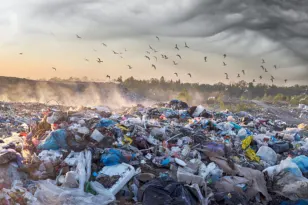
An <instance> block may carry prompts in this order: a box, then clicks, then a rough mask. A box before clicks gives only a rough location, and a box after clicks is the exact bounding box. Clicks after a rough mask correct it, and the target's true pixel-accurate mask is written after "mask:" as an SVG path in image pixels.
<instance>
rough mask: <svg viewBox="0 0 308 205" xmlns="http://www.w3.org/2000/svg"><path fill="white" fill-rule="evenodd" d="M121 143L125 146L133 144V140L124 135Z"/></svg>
mask: <svg viewBox="0 0 308 205" xmlns="http://www.w3.org/2000/svg"><path fill="white" fill-rule="evenodd" d="M123 142H124V143H125V144H131V143H132V142H133V140H132V138H130V137H127V136H126V135H124V140H123Z"/></svg>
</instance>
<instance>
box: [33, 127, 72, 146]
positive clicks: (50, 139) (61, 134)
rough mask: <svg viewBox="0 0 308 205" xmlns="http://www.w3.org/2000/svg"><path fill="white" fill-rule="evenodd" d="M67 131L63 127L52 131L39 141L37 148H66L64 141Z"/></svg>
mask: <svg viewBox="0 0 308 205" xmlns="http://www.w3.org/2000/svg"><path fill="white" fill-rule="evenodd" d="M66 137H67V133H66V131H65V130H64V129H60V130H55V131H52V132H51V133H50V134H49V135H48V136H47V138H46V139H45V140H44V141H43V142H41V143H40V144H39V145H38V146H37V149H40V150H50V149H51V150H58V149H60V148H63V149H67V148H68V145H67V143H66Z"/></svg>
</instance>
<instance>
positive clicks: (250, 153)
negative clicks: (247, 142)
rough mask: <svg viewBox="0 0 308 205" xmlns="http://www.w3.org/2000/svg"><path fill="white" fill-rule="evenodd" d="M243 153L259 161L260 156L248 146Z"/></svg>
mask: <svg viewBox="0 0 308 205" xmlns="http://www.w3.org/2000/svg"><path fill="white" fill-rule="evenodd" d="M245 155H246V157H247V158H248V159H250V160H252V161H256V162H260V157H258V156H257V155H256V153H255V151H254V150H253V149H251V148H250V147H249V148H248V149H246V150H245Z"/></svg>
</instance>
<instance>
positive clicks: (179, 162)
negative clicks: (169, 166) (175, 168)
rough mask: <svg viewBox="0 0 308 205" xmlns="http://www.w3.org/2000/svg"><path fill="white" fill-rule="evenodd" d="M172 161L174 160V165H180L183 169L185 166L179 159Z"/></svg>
mask: <svg viewBox="0 0 308 205" xmlns="http://www.w3.org/2000/svg"><path fill="white" fill-rule="evenodd" d="M174 160H175V163H177V164H178V165H180V166H182V167H185V166H186V165H187V164H186V163H185V162H184V161H183V160H181V159H179V158H175V159H174Z"/></svg>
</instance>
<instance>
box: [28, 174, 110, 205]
mask: <svg viewBox="0 0 308 205" xmlns="http://www.w3.org/2000/svg"><path fill="white" fill-rule="evenodd" d="M37 186H38V188H37V190H36V192H35V194H34V196H35V197H36V198H37V201H36V202H34V203H31V205H46V204H52V205H76V204H78V205H97V204H101V205H107V204H109V203H110V202H112V201H114V200H115V198H114V196H113V195H112V194H109V193H107V192H104V191H101V190H99V189H98V188H97V187H99V186H98V185H97V184H94V186H93V187H92V183H91V187H92V188H93V189H94V190H95V191H96V192H97V193H98V195H96V196H95V195H92V194H89V193H85V192H83V191H81V190H80V189H72V188H63V187H58V186H56V185H55V184H53V183H52V181H50V180H44V181H38V182H37Z"/></svg>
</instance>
